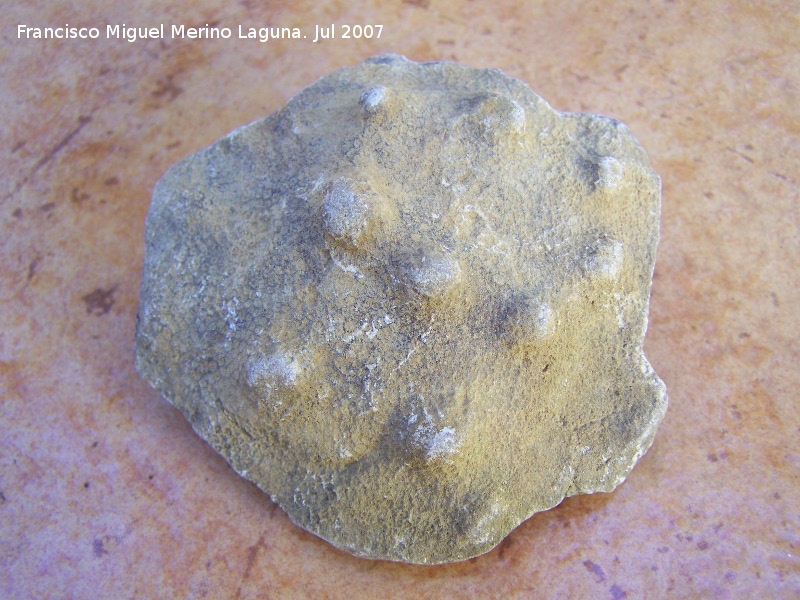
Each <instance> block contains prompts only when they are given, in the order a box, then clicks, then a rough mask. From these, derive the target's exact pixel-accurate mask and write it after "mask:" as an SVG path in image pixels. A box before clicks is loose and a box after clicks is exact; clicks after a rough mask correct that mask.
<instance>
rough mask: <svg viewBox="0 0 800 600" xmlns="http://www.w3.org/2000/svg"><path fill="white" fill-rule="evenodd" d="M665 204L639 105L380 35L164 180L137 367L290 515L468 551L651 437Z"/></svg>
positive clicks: (149, 251) (394, 554) (307, 523)
mask: <svg viewBox="0 0 800 600" xmlns="http://www.w3.org/2000/svg"><path fill="white" fill-rule="evenodd" d="M659 212H660V181H659V178H658V176H657V175H656V174H655V172H654V171H653V170H652V168H651V167H650V165H649V162H648V160H647V157H646V155H645V153H644V151H643V150H642V148H641V147H640V146H639V144H638V143H637V142H636V140H635V139H634V138H633V136H632V135H631V134H630V133H629V131H628V129H627V128H626V127H625V126H624V125H622V124H621V123H619V122H617V121H614V120H612V119H609V118H605V117H600V116H596V115H587V114H567V113H559V112H557V111H555V110H553V109H552V108H551V107H550V106H549V105H548V104H547V103H546V102H544V101H543V100H542V99H541V98H539V97H538V96H536V95H535V94H534V93H533V92H532V91H531V90H530V89H529V88H528V87H527V86H526V85H525V84H523V83H521V82H520V81H517V80H515V79H512V78H509V77H507V76H505V75H504V74H503V73H501V72H500V71H497V70H477V69H470V68H466V67H462V66H458V65H456V64H451V63H442V62H437V63H415V62H411V61H409V60H406V59H405V58H403V57H401V56H397V55H384V56H378V57H374V58H371V59H369V60H367V61H365V62H363V63H361V64H360V65H357V66H355V67H352V68H345V69H341V70H339V71H336V72H334V73H332V74H331V75H328V76H327V77H324V78H322V79H320V80H319V81H317V82H316V83H315V84H313V85H312V86H310V87H308V88H306V89H305V90H303V91H301V92H300V93H299V94H298V95H296V96H295V97H294V98H293V99H292V100H291V101H289V103H288V104H287V105H286V106H285V107H283V108H282V109H281V110H279V111H278V112H277V113H275V114H273V115H272V116H270V117H268V118H266V119H263V120H260V121H257V122H255V123H253V124H251V125H248V126H246V127H242V128H240V129H237V130H236V131H234V132H232V133H231V134H229V135H228V136H226V137H224V138H222V139H220V140H219V141H217V142H216V143H214V144H212V145H211V146H209V147H208V148H206V149H204V150H201V151H199V152H197V153H196V154H194V155H192V156H190V157H188V158H186V159H185V160H183V161H182V162H180V163H178V164H176V165H175V166H173V167H172V168H171V169H170V170H169V171H168V172H167V174H166V175H164V177H163V178H162V179H161V181H159V183H158V185H157V186H156V189H155V192H154V195H153V201H152V205H151V208H150V213H149V214H148V217H147V224H146V243H147V247H146V256H145V265H144V274H143V279H142V288H141V299H140V307H139V324H138V331H137V340H136V342H137V345H136V358H137V367H138V369H139V371H140V373H141V374H142V375H143V376H144V378H145V379H147V380H148V381H149V382H150V383H151V384H152V385H153V386H154V387H156V388H157V389H158V390H160V391H161V392H162V393H163V395H164V396H165V397H166V398H167V399H168V400H169V401H170V402H171V403H173V404H174V405H175V406H177V407H178V408H179V409H180V410H181V411H182V412H183V413H184V415H185V416H186V418H187V419H189V421H191V423H192V425H193V427H194V429H195V430H196V431H197V433H198V434H199V435H201V436H202V437H203V438H204V439H206V440H207V441H208V442H209V443H210V444H211V445H212V446H213V447H214V448H215V449H216V450H217V451H219V452H220V453H221V454H222V455H223V456H224V457H225V458H226V459H227V460H228V462H229V463H230V464H231V465H232V466H233V468H234V469H236V470H237V471H238V472H239V473H241V474H242V475H244V476H245V477H247V478H248V479H250V480H251V481H253V482H255V483H256V484H257V485H258V486H259V487H260V488H261V489H263V490H264V491H265V492H267V493H268V494H270V496H271V497H272V499H273V500H274V501H275V502H276V503H278V504H279V505H280V506H281V507H282V508H283V509H284V510H285V511H286V512H287V513H288V514H289V516H290V517H291V519H292V520H293V521H294V522H295V523H297V524H298V525H300V526H302V527H304V528H305V529H307V530H309V531H311V532H313V533H315V534H317V535H319V536H320V537H322V538H324V539H326V540H328V541H330V542H331V543H332V544H334V545H336V546H338V547H340V548H343V549H346V550H348V551H349V552H351V553H353V554H356V555H359V556H365V557H373V558H384V559H389V560H398V561H405V562H412V563H425V564H434V563H441V562H448V561H456V560H461V559H465V558H469V557H472V556H475V555H478V554H481V553H483V552H486V551H488V550H490V549H491V548H492V547H494V546H495V545H496V544H497V543H498V542H499V541H500V540H502V539H503V537H504V536H506V535H507V534H508V533H509V532H510V531H511V530H512V529H513V528H514V527H515V526H517V525H518V524H519V523H520V522H521V521H523V520H524V519H526V518H528V517H529V516H531V515H532V514H533V513H535V512H537V511H542V510H545V509H548V508H550V507H552V506H555V505H556V504H558V503H559V502H560V501H561V500H562V499H563V498H564V497H565V496H569V495H573V494H579V493H585V492H595V491H610V490H612V489H614V487H616V486H617V485H618V484H619V483H621V482H622V481H623V480H624V478H625V477H626V475H627V474H628V472H629V471H630V470H631V469H632V468H633V465H634V464H635V463H636V461H637V460H638V458H639V457H640V456H641V455H642V454H643V453H644V452H645V451H646V450H647V448H648V447H649V446H650V444H651V443H652V440H653V436H654V435H655V430H656V427H657V426H658V423H659V422H660V421H661V418H662V417H663V415H664V412H665V410H666V405H667V397H666V391H665V388H664V385H663V383H662V382H661V380H660V379H659V378H658V377H657V375H656V374H655V372H654V371H653V369H652V368H651V367H650V364H649V363H648V362H647V359H646V358H645V356H644V354H643V352H642V343H643V340H644V334H645V330H646V327H647V311H648V303H649V293H650V283H651V277H652V272H653V264H654V261H655V250H656V244H657V241H658V223H659Z"/></svg>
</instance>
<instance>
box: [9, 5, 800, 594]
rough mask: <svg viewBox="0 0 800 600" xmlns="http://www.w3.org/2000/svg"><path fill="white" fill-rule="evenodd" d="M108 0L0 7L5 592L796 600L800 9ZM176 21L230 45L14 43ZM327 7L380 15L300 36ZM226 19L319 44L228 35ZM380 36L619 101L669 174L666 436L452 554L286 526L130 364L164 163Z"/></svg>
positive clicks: (424, 56)
mask: <svg viewBox="0 0 800 600" xmlns="http://www.w3.org/2000/svg"><path fill="white" fill-rule="evenodd" d="M19 4H21V3H19ZM103 4H105V3H100V2H93V1H87V2H72V3H52V2H44V1H41V0H40V1H34V2H28V3H26V5H25V6H24V7H23V6H21V5H20V6H15V7H4V8H3V10H2V11H0V26H1V28H0V31H1V32H2V38H1V39H0V60H2V65H3V68H2V73H3V75H2V78H0V108H2V114H3V117H4V118H3V120H2V123H0V131H2V140H3V143H2V145H0V248H2V254H1V255H0V256H2V262H1V263H0V596H2V597H4V598H43V597H69V598H73V597H74V598H97V597H105V598H112V597H113V598H144V597H192V598H202V597H207V598H346V599H348V600H355V599H358V598H376V597H395V598H415V599H418V598H442V597H459V598H461V597H475V598H572V597H576V598H578V597H579V598H583V597H592V598H613V599H616V600H619V599H620V598H645V597H647V598H660V597H681V598H688V597H691V598H698V597H702V598H754V597H774V598H794V597H797V596H798V595H800V560H799V559H798V556H797V553H798V546H799V545H800V508H798V507H800V443H798V442H799V441H800V416H799V415H798V409H797V402H798V392H797V390H798V388H799V387H800V342H798V339H799V336H798V334H800V327H799V324H800V293H798V275H797V274H798V272H800V198H798V189H799V188H798V169H797V165H798V164H800V90H799V89H798V83H799V81H800V38H799V37H798V34H797V32H798V30H800V16H799V13H800V11H798V8H797V5H796V3H792V2H771V3H766V2H765V3H749V2H734V3H730V2H727V3H723V2H697V3H687V2H680V1H678V2H647V3H642V2H632V1H628V2H624V1H623V2H541V3H524V2H498V3H494V7H493V8H491V9H489V8H488V6H487V5H486V4H484V3H477V2H463V3H462V2H440V1H437V0H423V1H415V2H406V3H382V4H381V7H380V8H378V7H377V3H374V2H372V3H366V5H365V6H363V7H361V8H355V7H354V6H353V5H354V4H355V3H345V2H331V3H324V4H320V3H313V2H294V3H290V2H272V3H269V7H266V8H265V7H262V6H261V5H260V3H256V2H239V3H229V5H228V6H227V7H225V8H220V7H218V6H216V4H217V3H213V2H208V1H202V0H201V1H200V2H194V3H192V4H191V7H190V4H189V3H188V2H183V3H181V2H171V3H159V4H161V5H162V6H161V7H157V6H156V3H141V5H138V6H135V7H134V6H129V4H132V3H118V6H116V7H113V8H107V7H104V6H103ZM756 4H757V6H755V5H756ZM387 5H388V6H387ZM162 22H163V23H165V24H166V25H165V26H166V28H167V30H169V25H170V24H172V23H175V24H185V25H186V26H187V27H188V26H197V25H201V26H202V25H205V24H206V23H209V24H212V25H214V24H216V26H219V27H222V26H227V27H230V28H231V29H232V30H233V31H232V32H233V36H232V38H231V39H228V40H183V41H180V40H173V39H170V38H169V37H168V38H167V39H164V40H158V39H151V40H140V41H137V42H133V43H131V42H127V41H125V40H105V39H98V40H93V41H81V40H34V39H27V40H26V39H18V37H17V27H18V25H19V24H26V25H30V26H39V27H45V26H50V27H56V26H59V25H62V26H63V24H64V23H69V24H70V25H77V26H87V27H88V26H96V27H98V28H101V37H105V26H106V24H112V25H114V24H117V23H120V24H121V23H126V24H127V25H129V26H130V25H134V26H140V27H143V26H148V27H149V26H154V25H158V24H160V23H162ZM331 23H335V24H337V25H339V26H341V25H344V24H351V25H352V24H369V23H372V24H383V26H384V27H383V32H382V35H381V39H380V40H375V39H373V40H363V39H362V40H343V39H336V40H328V41H326V42H324V43H317V44H314V43H313V42H311V41H310V40H311V39H312V38H313V36H314V29H315V25H317V24H319V25H321V26H328V25H330V24H331ZM240 24H241V25H242V26H243V27H245V28H247V27H251V26H252V27H260V26H265V25H267V24H271V25H278V26H288V27H295V26H297V27H300V28H302V29H303V32H304V33H307V34H308V35H309V38H308V39H306V40H270V41H268V42H265V43H261V42H258V41H254V40H238V39H235V37H236V36H237V34H238V25H240ZM167 33H168V31H167ZM390 51H391V52H400V53H403V54H406V55H407V56H408V57H409V58H412V59H414V60H435V59H451V60H457V61H459V62H462V63H464V64H467V65H470V66H474V67H499V68H501V69H503V70H504V71H505V72H506V73H508V74H510V75H513V76H515V77H518V78H520V79H522V80H524V81H526V82H527V83H529V84H530V85H531V87H532V88H533V89H534V90H535V91H536V92H537V93H539V94H540V95H542V97H544V98H545V99H546V100H548V101H549V102H550V103H551V104H552V105H553V106H554V107H556V108H558V109H561V110H574V111H590V112H596V113H601V114H607V115H610V116H613V117H616V118H618V119H621V120H622V121H624V122H625V123H627V124H628V126H629V127H630V128H631V130H632V131H633V133H634V134H635V135H636V136H637V137H638V138H639V140H640V141H641V143H642V144H643V145H644V147H645V148H646V149H647V150H648V153H649V154H650V158H651V160H652V162H653V165H654V166H655V168H656V170H657V171H658V172H659V173H660V175H661V177H662V179H663V186H664V195H663V208H662V230H661V244H660V246H659V252H658V260H657V263H656V276H655V281H654V286H653V293H652V303H651V315H650V329H649V333H648V338H647V342H646V345H645V350H646V352H647V355H648V357H649V359H650V361H651V362H652V363H653V365H654V367H655V368H656V370H657V371H658V372H659V374H660V375H661V377H662V378H663V379H664V381H665V382H666V384H667V386H668V389H669V392H670V409H669V412H668V413H667V416H666V418H665V420H664V422H663V424H662V426H661V429H660V431H659V434H658V436H657V437H656V441H655V444H654V446H653V447H652V449H651V450H650V452H649V453H648V454H647V455H646V456H645V457H644V458H643V459H642V461H641V462H640V463H639V465H638V466H637V467H636V469H634V471H633V472H632V474H631V475H630V476H629V478H628V481H627V482H626V483H624V484H623V485H622V486H621V487H620V488H618V489H617V491H615V492H614V493H612V494H597V495H593V496H584V497H577V498H571V499H568V500H566V501H565V502H564V503H563V504H562V505H560V506H559V507H557V508H555V509H553V510H551V511H549V512H546V513H542V514H539V515H537V516H535V517H533V518H532V519H530V520H528V521H527V522H525V523H524V524H522V525H521V526H520V527H519V528H517V529H516V530H515V531H514V532H513V533H512V534H511V535H510V536H509V537H508V538H507V539H506V540H505V541H504V542H503V543H502V544H501V545H500V546H499V547H498V548H496V549H495V550H493V551H492V552H490V553H489V554H487V555H484V556H482V557H479V558H477V559H472V560H470V561H466V562H463V563H458V564H454V565H448V566H441V567H416V566H407V565H401V564H392V563H386V562H374V561H366V560H361V559H356V558H353V557H350V556H349V555H346V554H344V553H342V552H339V551H337V550H335V549H333V548H332V547H331V546H329V545H328V544H326V543H325V542H322V541H320V540H318V539H317V538H315V537H314V536H312V535H310V534H307V533H305V532H303V531H302V530H300V529H298V528H296V527H295V526H293V525H292V524H291V523H290V522H289V521H288V519H287V517H286V516H285V515H284V513H283V512H282V511H281V510H279V509H278V508H277V507H276V506H275V505H273V504H272V503H271V502H270V500H269V499H268V497H266V496H265V495H264V494H262V493H261V492H259V491H258V490H257V489H256V488H255V487H254V486H252V485H251V484H249V483H247V482H246V481H244V480H243V479H241V478H240V477H238V476H237V475H236V474H235V473H234V472H233V471H232V470H231V469H229V468H228V467H227V465H226V464H225V463H224V461H223V460H222V459H221V458H219V457H218V456H217V455H216V454H215V453H214V452H213V451H212V450H211V449H210V448H209V447H208V446H207V445H206V444H205V443H204V442H203V441H202V440H200V438H198V437H197V436H195V435H194V433H193V432H192V431H191V428H190V427H189V425H188V424H187V423H186V422H185V421H184V419H183V417H182V416H181V415H180V414H179V413H178V412H177V411H176V410H175V409H173V408H172V407H171V406H170V405H168V404H167V403H166V402H165V401H164V400H163V399H161V398H160V396H159V395H158V394H157V393H156V392H154V391H153V390H151V389H150V388H149V387H148V386H147V385H146V384H145V383H144V382H143V381H142V380H141V379H140V378H139V376H138V375H137V373H136V372H135V370H134V368H133V337H134V330H135V318H136V306H137V299H138V298H137V297H138V285H139V278H140V270H141V260H142V253H143V248H144V244H143V239H142V236H143V230H144V216H145V214H146V211H147V208H148V204H149V201H150V194H151V191H152V188H153V185H154V184H155V182H156V180H157V179H158V178H159V177H160V176H161V174H162V173H163V172H164V171H165V170H166V168H167V167H168V166H169V165H170V164H172V163H173V162H175V161H176V160H178V159H180V158H182V157H183V156H185V155H186V154H189V153H191V152H193V151H195V150H197V149H199V148H201V147H203V146H205V145H207V144H209V143H210V142H212V141H213V140H215V139H216V138H218V137H219V136H221V135H223V134H225V133H227V132H228V131H230V130H231V129H233V128H235V127H237V126H239V125H242V124H244V123H248V122H250V121H252V120H254V119H256V118H259V117H262V116H265V115H267V114H269V113H271V112H272V111H274V110H275V109H276V108H278V107H279V106H280V105H281V104H283V103H284V102H285V101H286V100H287V99H288V98H289V97H290V96H291V95H292V94H293V93H294V92H295V91H297V90H299V89H300V88H301V87H303V86H305V85H308V84H310V83H311V82H313V81H314V80H315V79H317V78H318V77H320V76H322V75H324V74H326V73H328V72H329V71H331V70H333V69H335V68H337V67H339V66H343V65H349V64H354V63H356V62H358V61H360V60H362V59H364V58H366V57H368V56H370V55H372V54H376V53H380V52H390Z"/></svg>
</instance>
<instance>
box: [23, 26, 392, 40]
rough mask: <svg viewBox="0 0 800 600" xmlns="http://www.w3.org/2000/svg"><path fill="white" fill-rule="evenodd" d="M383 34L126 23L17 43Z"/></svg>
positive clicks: (43, 34) (375, 32)
mask: <svg viewBox="0 0 800 600" xmlns="http://www.w3.org/2000/svg"><path fill="white" fill-rule="evenodd" d="M382 33H383V25H360V24H357V25H347V24H335V23H331V24H330V25H314V30H313V32H312V31H310V29H309V30H308V33H303V31H302V30H301V29H300V28H299V27H273V26H266V27H247V26H245V25H238V26H236V27H233V28H231V27H212V26H210V25H205V26H203V27H187V26H186V25H165V24H164V23H160V24H159V25H156V26H152V27H131V26H129V25H126V24H125V23H122V24H117V25H104V26H101V27H73V26H70V25H69V23H65V24H64V25H63V26H59V27H31V26H29V25H24V24H20V25H17V39H27V40H96V39H100V38H103V39H107V40H124V41H126V42H131V43H133V42H137V41H140V40H151V39H157V40H164V39H182V40H230V39H239V40H254V41H258V42H268V41H270V40H311V41H312V42H313V43H319V42H325V41H328V40H336V39H342V40H351V39H352V40H358V39H367V40H378V39H380V37H381V34H382Z"/></svg>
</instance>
